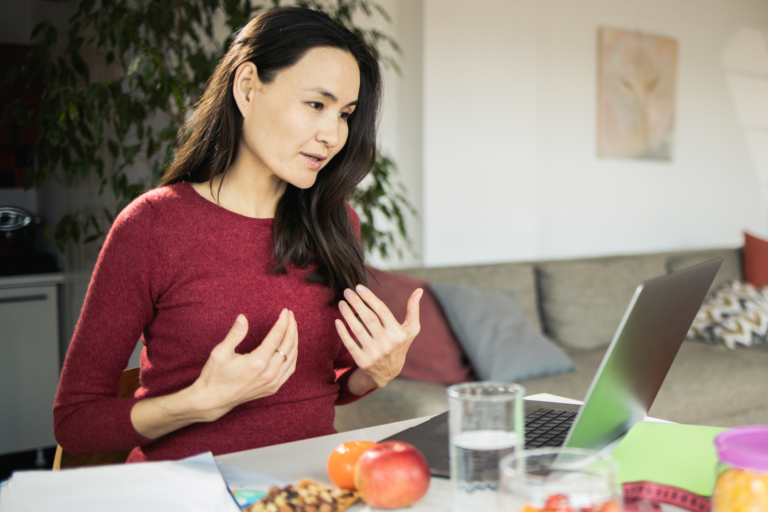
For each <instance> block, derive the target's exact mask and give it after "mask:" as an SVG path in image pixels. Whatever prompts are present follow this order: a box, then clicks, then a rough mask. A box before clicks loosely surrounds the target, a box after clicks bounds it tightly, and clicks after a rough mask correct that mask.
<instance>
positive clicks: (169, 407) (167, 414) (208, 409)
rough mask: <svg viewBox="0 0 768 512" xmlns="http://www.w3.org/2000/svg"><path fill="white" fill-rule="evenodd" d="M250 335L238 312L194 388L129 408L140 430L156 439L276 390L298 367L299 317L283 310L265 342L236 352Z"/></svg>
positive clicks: (210, 418)
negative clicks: (297, 322)
mask: <svg viewBox="0 0 768 512" xmlns="http://www.w3.org/2000/svg"><path fill="white" fill-rule="evenodd" d="M247 333H248V320H247V319H246V318H245V316H244V315H238V317H237V319H236V321H235V324H234V325H233V326H232V329H230V331H229V333H228V334H227V336H226V337H225V338H224V341H222V342H221V343H219V344H218V345H216V347H214V349H213V350H212V351H211V355H210V356H209V357H208V361H206V363H205V366H204V367H203V370H202V372H201V373H200V377H198V378H197V380H196V381H195V382H194V383H193V384H192V385H191V386H190V387H188V388H186V389H183V390H181V391H179V392H177V393H173V394H171V395H166V396H161V397H155V398H148V399H146V400H141V401H140V402H137V403H136V405H134V407H133V409H132V410H131V422H132V423H133V426H134V428H135V429H136V431H137V432H138V433H139V434H141V435H143V436H144V437H148V438H150V439H157V438H158V437H160V436H163V435H165V434H168V433H169V432H173V431H174V430H178V429H180V428H182V427H185V426H187V425H190V424H192V423H197V422H200V421H214V420H217V419H218V418H220V417H222V416H224V415H225V414H226V413H228V412H229V411H231V410H232V409H233V408H235V407H236V406H238V405H240V404H242V403H245V402H248V401H250V400H255V399H257V398H261V397H265V396H270V395H273V394H275V393H277V391H278V390H279V389H280V387H281V386H282V385H283V384H284V383H285V381H287V380H288V378H289V377H290V376H291V375H292V374H293V372H294V371H295V370H296V358H297V356H298V332H297V327H296V319H295V318H294V316H293V313H292V312H290V311H288V310H287V309H284V310H283V311H282V312H281V313H280V316H279V317H278V319H277V322H275V325H273V326H272V329H271V330H270V331H269V333H268V334H267V336H266V337H265V338H264V340H263V341H262V342H261V345H259V346H258V347H256V348H255V349H254V350H253V351H252V352H250V353H248V354H238V353H236V352H235V348H237V346H238V345H239V344H240V343H241V342H242V341H243V339H245V335H246V334H247ZM283 354H285V355H284V356H283Z"/></svg>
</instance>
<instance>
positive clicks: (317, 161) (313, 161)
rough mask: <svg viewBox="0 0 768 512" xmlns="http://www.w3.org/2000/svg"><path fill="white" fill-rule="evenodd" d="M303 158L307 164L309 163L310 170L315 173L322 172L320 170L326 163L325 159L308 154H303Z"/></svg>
mask: <svg viewBox="0 0 768 512" xmlns="http://www.w3.org/2000/svg"><path fill="white" fill-rule="evenodd" d="M301 157H302V158H303V159H304V161H305V162H307V165H308V166H309V167H310V169H312V170H314V171H318V170H320V168H321V167H322V166H323V162H324V161H325V158H324V157H321V156H318V155H311V154H308V153H301Z"/></svg>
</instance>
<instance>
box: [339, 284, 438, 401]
mask: <svg viewBox="0 0 768 512" xmlns="http://www.w3.org/2000/svg"><path fill="white" fill-rule="evenodd" d="M356 290H357V293H355V292H354V291H352V290H349V289H347V290H344V297H345V298H346V299H347V300H346V301H343V300H342V301H340V302H339V310H340V311H341V314H342V316H344V320H346V321H347V325H348V326H349V328H350V329H351V330H352V333H353V334H354V335H355V337H356V338H357V341H355V338H353V337H352V336H351V335H350V334H349V331H347V328H346V326H345V325H344V322H342V321H341V320H336V330H337V331H338V333H339V336H341V340H342V341H343V342H344V345H345V346H346V347H347V350H349V353H350V354H351V355H352V357H353V358H354V360H355V362H356V363H357V366H358V368H359V369H360V370H362V371H363V372H364V373H365V374H366V375H367V376H368V377H370V379H371V380H372V381H373V382H374V383H375V384H376V386H378V387H380V388H383V387H384V386H386V385H387V383H388V382H389V381H390V380H392V379H394V378H395V377H397V376H398V375H399V374H400V370H402V369H403V365H404V364H405V354H406V353H407V352H408V348H409V347H410V346H411V343H412V342H413V339H414V338H415V337H416V335H417V334H419V328H420V327H419V300H420V299H421V296H422V294H423V293H424V291H423V290H422V289H421V288H418V289H416V290H415V291H414V292H413V293H412V294H411V297H410V298H409V299H408V305H407V313H406V315H405V321H404V322H403V323H402V324H400V323H399V322H398V321H397V320H396V319H395V317H394V315H392V312H391V311H390V310H389V308H388V307H387V306H386V305H385V304H384V303H383V302H382V301H381V300H379V298H378V297H376V296H375V295H374V294H373V292H371V290H369V289H368V288H366V287H364V286H363V285H357V287H356Z"/></svg>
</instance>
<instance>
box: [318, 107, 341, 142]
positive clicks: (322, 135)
mask: <svg viewBox="0 0 768 512" xmlns="http://www.w3.org/2000/svg"><path fill="white" fill-rule="evenodd" d="M340 124H341V123H340V121H339V117H338V116H337V115H334V114H330V113H329V114H328V115H326V116H323V121H322V124H321V125H320V129H319V131H318V133H317V139H318V140H319V141H320V142H324V143H325V144H326V145H328V147H331V148H333V147H335V146H337V145H338V144H339V140H340V138H341V136H340V134H339V132H340V129H341V128H340V126H339V125H340Z"/></svg>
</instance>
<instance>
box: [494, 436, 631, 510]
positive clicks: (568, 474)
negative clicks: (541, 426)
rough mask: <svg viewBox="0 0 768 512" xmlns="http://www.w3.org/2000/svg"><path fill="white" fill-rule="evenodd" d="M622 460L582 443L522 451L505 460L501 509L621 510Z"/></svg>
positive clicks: (500, 491) (499, 494) (500, 487)
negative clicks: (582, 447) (589, 448)
mask: <svg viewBox="0 0 768 512" xmlns="http://www.w3.org/2000/svg"><path fill="white" fill-rule="evenodd" d="M617 471H618V465H617V464H616V461H615V460H613V459H612V458H611V456H610V455H608V454H604V453H600V452H597V451H594V450H584V449H579V448H541V449H537V450H520V451H518V452H516V453H514V454H512V455H509V456H507V457H504V459H502V461H501V469H500V472H501V475H500V478H499V492H498V500H499V501H498V503H499V510H500V511H501V512H549V511H564V510H568V511H572V512H621V511H622V510H623V503H624V500H623V498H622V493H621V489H620V487H619V485H618V483H617V479H616V474H617Z"/></svg>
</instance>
